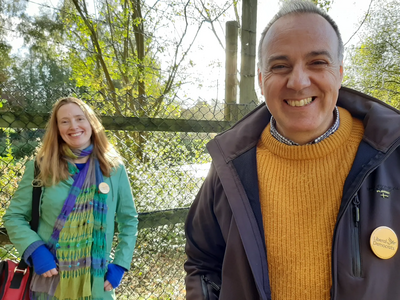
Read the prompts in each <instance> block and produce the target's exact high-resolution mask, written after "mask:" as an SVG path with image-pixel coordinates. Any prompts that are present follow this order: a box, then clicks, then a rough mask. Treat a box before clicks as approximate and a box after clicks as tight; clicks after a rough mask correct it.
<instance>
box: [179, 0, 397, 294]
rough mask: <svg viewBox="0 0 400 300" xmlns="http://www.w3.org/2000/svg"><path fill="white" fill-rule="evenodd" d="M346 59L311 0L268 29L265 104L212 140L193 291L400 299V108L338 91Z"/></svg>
mask: <svg viewBox="0 0 400 300" xmlns="http://www.w3.org/2000/svg"><path fill="white" fill-rule="evenodd" d="M342 61H343V43H342V39H341V37H340V33H339V31H338V28H337V26H336V24H335V23H334V21H333V20H332V19H331V18H330V17H329V16H328V15H327V14H326V13H324V12H323V11H321V10H319V9H318V8H317V7H315V6H314V5H313V4H311V3H310V2H290V3H288V4H286V5H285V6H284V7H283V8H282V9H281V11H280V12H279V13H278V14H277V15H276V16H275V17H274V19H273V20H272V21H271V22H270V24H269V25H268V26H267V27H266V29H265V30H264V32H263V33H262V37H261V41H260V44H259V64H258V79H259V84H260V88H261V92H262V94H263V96H264V98H265V104H263V105H260V106H259V107H258V108H257V109H255V110H254V111H253V112H251V113H250V114H249V115H247V116H246V117H244V118H243V119H242V120H241V121H240V122H238V123H237V124H236V125H235V126H233V127H232V128H231V129H230V130H228V131H226V132H224V133H222V134H220V135H218V136H217V137H216V138H215V139H214V140H212V141H211V142H210V143H209V144H208V145H207V148H208V150H209V153H210V155H211V157H212V160H213V161H212V167H211V170H210V172H209V174H208V177H207V179H206V180H205V182H204V184H203V186H202V188H201V190H200V192H199V194H198V196H197V197H196V199H195V201H194V203H193V205H192V207H191V209H190V211H189V215H188V217H187V221H186V237H187V244H186V253H187V257H188V258H187V262H186V263H185V270H186V272H187V277H186V288H187V292H186V298H187V299H189V300H192V299H195V300H199V299H223V300H232V299H233V300H235V299H238V300H247V299H248V300H254V299H263V300H264V299H265V300H266V299H273V300H290V299H296V300H298V299H300V300H321V299H335V300H350V299H351V300H354V299H357V300H361V299H367V300H368V299H374V300H375V299H379V300H388V299H400V284H399V278H400V276H399V275H400V253H396V252H397V247H398V239H397V235H396V234H399V233H400V217H399V216H400V174H399V168H400V147H399V146H400V130H399V124H400V113H399V112H398V111H397V110H395V109H393V108H392V107H390V106H388V105H386V104H384V103H383V102H380V101H379V100H376V99H373V98H372V97H369V96H366V95H363V94H361V93H358V92H356V91H353V90H350V89H347V88H343V87H342V88H341V81H342V78H343V62H342ZM218 297H219V298H218Z"/></svg>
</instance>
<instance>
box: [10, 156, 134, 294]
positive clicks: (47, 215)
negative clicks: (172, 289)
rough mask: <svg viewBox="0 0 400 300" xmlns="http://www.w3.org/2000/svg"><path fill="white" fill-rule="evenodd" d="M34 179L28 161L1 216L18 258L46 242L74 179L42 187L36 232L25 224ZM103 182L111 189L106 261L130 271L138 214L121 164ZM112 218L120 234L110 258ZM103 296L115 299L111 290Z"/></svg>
mask: <svg viewBox="0 0 400 300" xmlns="http://www.w3.org/2000/svg"><path fill="white" fill-rule="evenodd" d="M33 177H34V163H33V161H30V162H28V163H27V164H26V169H25V173H24V175H23V177H22V180H21V182H20V183H19V186H18V189H17V191H16V192H15V194H14V196H13V198H12V200H11V203H10V206H9V207H8V209H7V212H6V214H5V215H4V217H3V220H4V225H5V227H6V228H7V233H8V235H9V237H10V240H11V242H12V243H13V244H14V246H15V248H16V249H17V250H18V252H19V253H20V254H21V255H22V254H23V253H24V252H25V250H26V248H27V247H28V246H29V245H30V244H32V243H34V242H36V241H40V240H43V241H44V242H45V243H47V241H48V240H49V239H50V236H51V234H52V232H53V226H54V224H55V222H56V219H57V217H58V215H59V214H60V212H61V209H62V207H63V205H64V201H65V199H66V198H67V196H68V193H69V190H70V188H71V186H72V184H73V179H72V178H71V177H69V178H68V179H67V180H65V181H62V182H60V183H58V184H57V185H55V186H51V187H44V188H43V193H42V198H41V204H40V218H39V228H38V232H37V233H36V232H34V231H32V230H31V228H30V226H29V223H28V222H29V221H30V220H31V214H32V207H31V206H32V184H31V183H32V180H33ZM104 181H105V182H106V183H107V184H108V186H109V187H110V192H109V193H108V197H107V205H108V212H107V236H106V239H107V256H106V257H107V258H108V259H107V262H110V261H112V262H113V263H114V264H117V265H120V266H121V267H124V268H125V269H127V270H129V268H130V265H131V261H132V255H133V250H134V248H135V244H136V237H137V225H138V214H137V212H136V208H135V204H134V201H133V197H132V191H131V186H130V184H129V180H128V176H127V174H126V170H125V167H124V166H123V165H120V166H119V167H118V168H117V169H116V170H114V171H113V172H112V174H111V177H104ZM115 217H116V221H117V224H118V232H119V234H118V245H117V247H116V248H115V252H114V259H111V258H110V252H111V246H112V241H113V236H114V219H115ZM105 295H106V298H105V299H114V298H115V297H114V290H113V291H112V292H106V293H105Z"/></svg>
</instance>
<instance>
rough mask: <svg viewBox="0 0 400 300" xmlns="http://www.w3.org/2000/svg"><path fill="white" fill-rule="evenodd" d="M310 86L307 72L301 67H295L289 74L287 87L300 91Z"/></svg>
mask: <svg viewBox="0 0 400 300" xmlns="http://www.w3.org/2000/svg"><path fill="white" fill-rule="evenodd" d="M310 84H311V81H310V77H309V74H308V73H307V70H305V69H304V68H303V67H300V66H297V67H294V68H293V70H292V72H290V74H289V78H288V82H287V87H288V88H289V89H292V90H295V91H300V90H302V89H304V88H306V87H308V86H310Z"/></svg>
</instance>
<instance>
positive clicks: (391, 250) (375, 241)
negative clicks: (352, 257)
mask: <svg viewBox="0 0 400 300" xmlns="http://www.w3.org/2000/svg"><path fill="white" fill-rule="evenodd" d="M398 242H399V241H398V239H397V235H396V233H395V232H394V231H393V229H391V228H389V227H387V226H380V227H378V228H376V229H375V230H374V231H373V232H372V234H371V239H370V244H371V249H372V252H374V254H375V255H376V256H377V257H379V258H381V259H389V258H392V257H393V256H394V255H395V254H396V252H397V249H398V247H399V243H398Z"/></svg>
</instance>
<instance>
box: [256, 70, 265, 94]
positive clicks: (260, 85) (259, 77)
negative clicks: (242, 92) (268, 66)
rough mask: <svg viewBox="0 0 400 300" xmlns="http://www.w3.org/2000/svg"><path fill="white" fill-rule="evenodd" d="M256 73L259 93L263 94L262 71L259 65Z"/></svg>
mask: <svg viewBox="0 0 400 300" xmlns="http://www.w3.org/2000/svg"><path fill="white" fill-rule="evenodd" d="M257 73H258V86H259V87H260V90H261V95H263V96H264V92H263V87H262V73H261V70H260V67H258V68H257Z"/></svg>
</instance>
